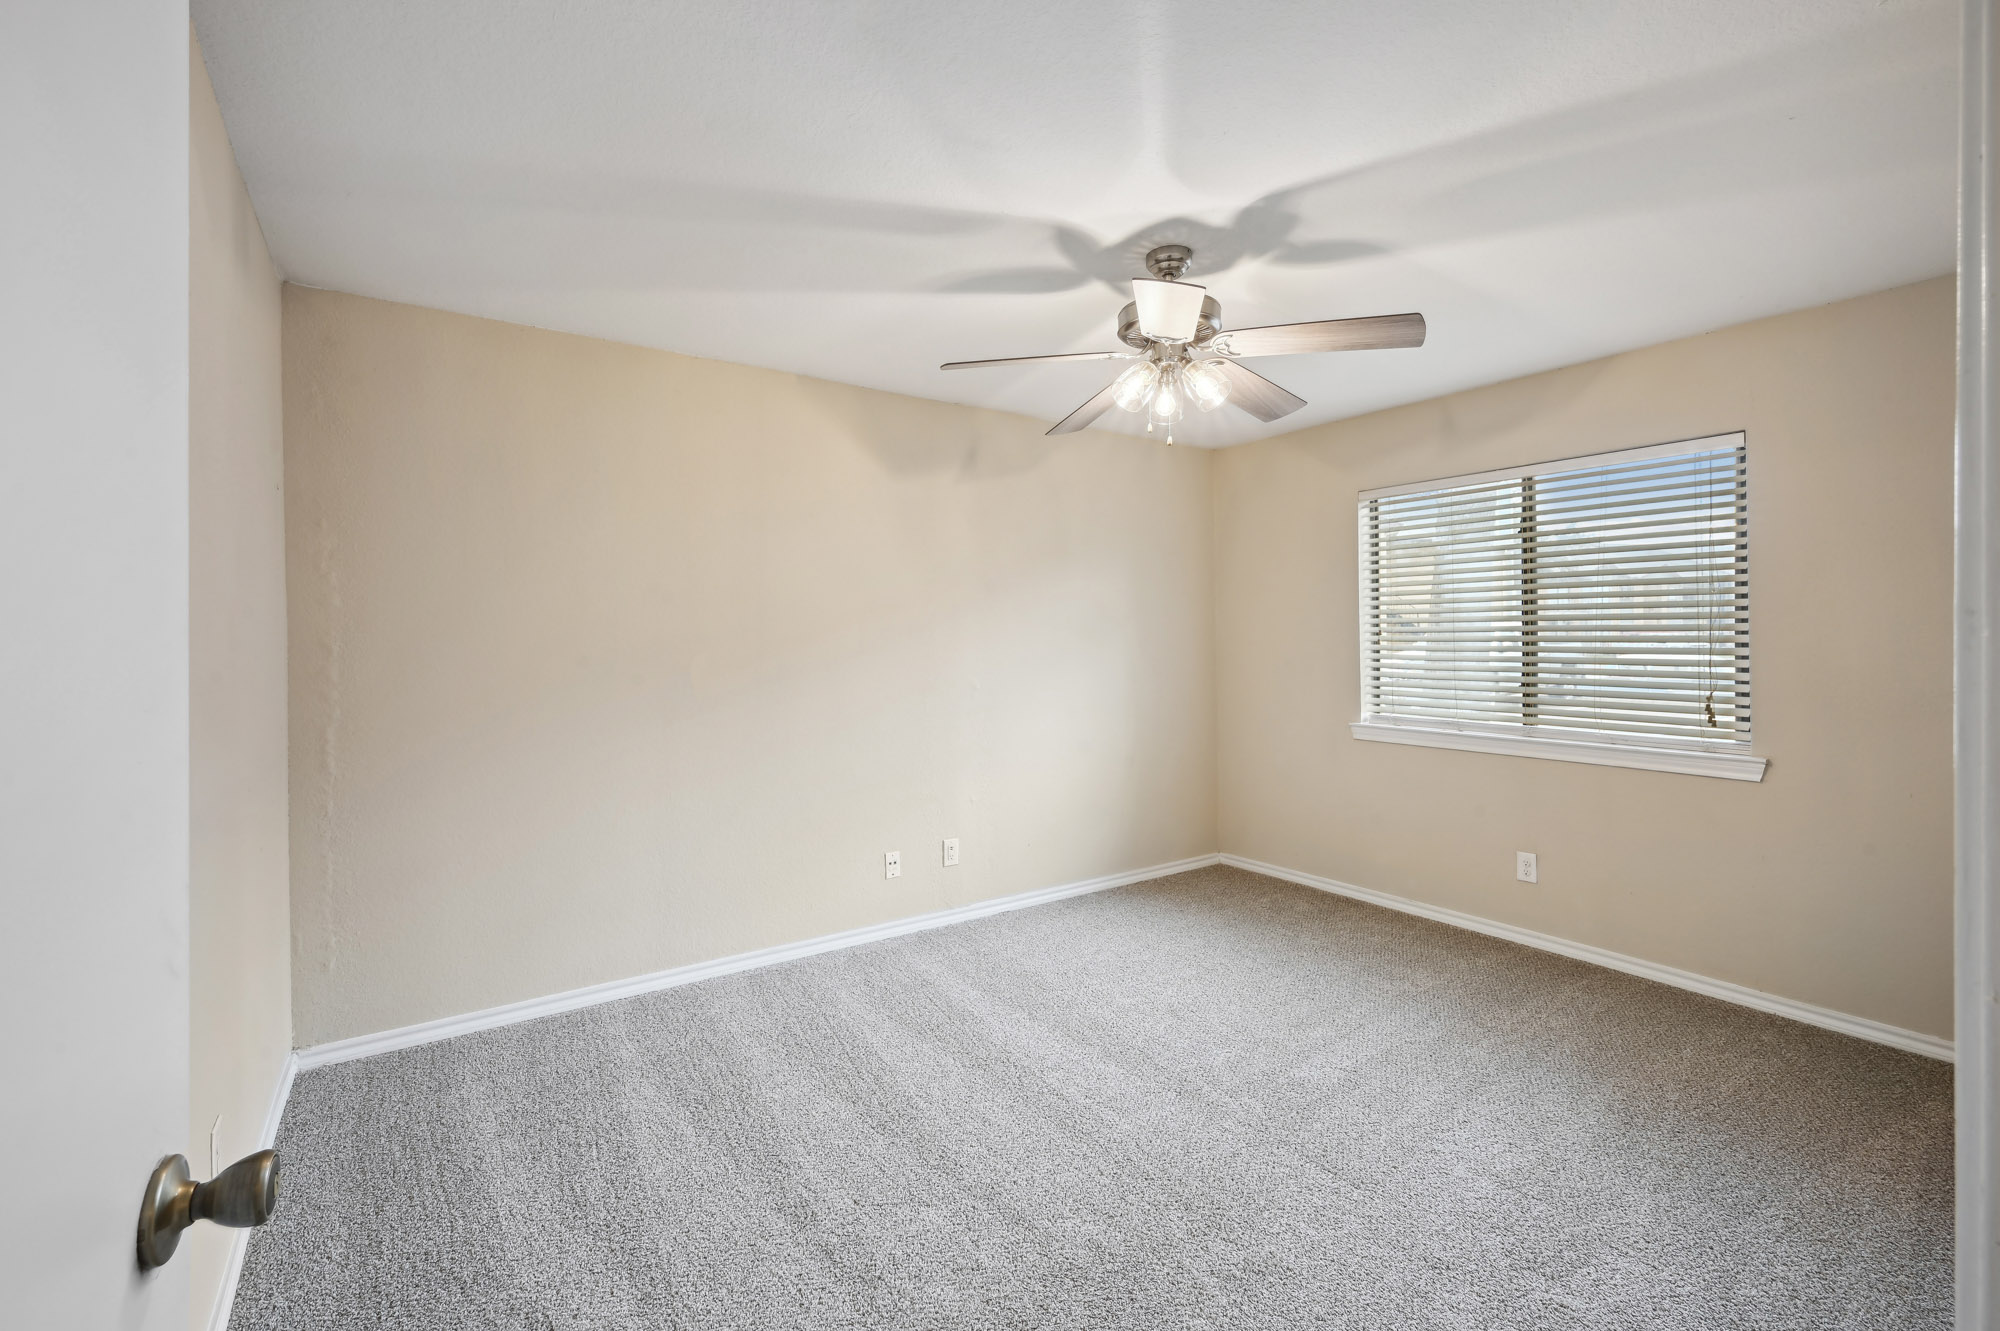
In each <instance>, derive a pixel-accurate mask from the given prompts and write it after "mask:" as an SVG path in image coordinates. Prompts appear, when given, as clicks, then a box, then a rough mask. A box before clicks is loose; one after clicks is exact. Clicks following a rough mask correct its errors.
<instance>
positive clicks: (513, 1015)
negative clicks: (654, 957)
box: [297, 855, 1222, 1070]
mask: <svg viewBox="0 0 2000 1331" xmlns="http://www.w3.org/2000/svg"><path fill="white" fill-rule="evenodd" d="M1221 859H1222V857H1221V856H1220V855H1197V856H1194V857H1193V858H1192V859H1185V860H1175V861H1173V862H1172V863H1170V864H1155V865H1152V866H1151V867H1149V868H1145V869H1130V870H1127V871H1126V872H1124V873H1114V874H1106V875H1105V876H1104V877H1102V878H1087V879H1085V880H1084V881H1082V882H1080V883H1065V884H1063V885H1062V886H1060V887H1044V888H1038V889H1036V890H1035V891H1032V892H1022V893H1019V894H1017V895H1015V896H1011V897H996V898H995V899H993V900H991V901H981V902H976V903H974V904H973V905H970V906H955V907H953V908H951V909H950V910H940V911H933V912H931V913H930V914H928V915H913V916H910V917H909V918H907V919H901V920H891V921H890V922H889V923H887V924H871V925H867V926H865V927H863V928H860V929H849V930H847V931H845V932H844V933H837V934H827V935H825V936H824V937H820V938H808V939H806V940H805V941H804V942H799V943H781V944H779V945H778V946H776V947H767V948H762V949H760V950H758V951H756V952H743V953H739V954H738V955H736V956H733V957H722V958H720V959H718V960H716V961H698V962H696V963H694V964H693V965H691V966H676V967H675V968H673V969H672V970H664V971H655V972H654V973H652V974H651V975H639V976H635V977H633V978H632V979H629V980H611V981H608V982H607V983H604V984H594V985H590V986H587V987H585V988H582V989H571V990H569V991H567V992H566V993H560V994H550V995H548V996H547V997H544V998H530V999H525V1000H523V1001H521V1002H519V1003H508V1004H505V1005H503V1006H501V1007H492V1008H487V1009H485V1010H484V1011H481V1012H468V1013H466V1014H464V1015H463V1016H457V1017H440V1018H438V1019H437V1020H435V1021H424V1022H418V1023H417V1024H416V1025H414V1026H401V1027H398V1028H396V1029H395V1030H391V1031H381V1032H378V1033H377V1034H374V1035H357V1036H353V1037H351V1038H349V1039H346V1040H333V1041H329V1042H328V1043H326V1044H319V1045H314V1046H312V1047H311V1048H310V1049H301V1050H299V1052H298V1054H297V1060H298V1067H299V1069H300V1070H304V1069H307V1068H317V1067H324V1066H326V1065H327V1064H329V1063H345V1062H348V1061H349V1060H351V1059H356V1058H367V1057H369V1056H370V1055H373V1054H386V1053H388V1052H390V1051H391V1050H395V1049H409V1048H413V1047H414V1046H416V1045H421V1044H430V1043H432V1042H433V1041H437V1040H448V1039H450V1038H451V1037H452V1036H454V1035H466V1034H470V1033H471V1032H473V1031H488V1030H492V1029H493V1028H494V1027H496V1026H511V1025H513V1024H514V1023H516V1022H521V1021H533V1020H535V1019H536V1018H537V1017H548V1016H554V1015H555V1014H556V1013H558V1012H571V1011H574V1010H575V1009H577V1008H583V1007H593V1006H595V1005H596V1004H599V1003H612V1002H616V1001H617V1000H618V999H621V998H632V997H634V996H636V995H638V994H650V993H655V992H657V991H659V990H661V989H674V988H678V987H679V986H681V985H684V984H693V983H694V982H695V981H697V980H707V979H713V978H714V977H716V976H718V975H734V974H736V973H737V972H739V971H747V970H756V969H758V968H759V967H762V966H775V965H777V964H778V963H780V962H784V961H795V960H797V959H798V958H800V957H810V956H814V955H816V954H818V953H821V952H832V951H835V950H837V949H839V948H844V947H858V946H860V945H861V944H863V943H873V942H876V941H877V940H879V939H883V938H894V937H897V936H898V935H900V934H913V933H918V932H920V931H922V930H925V929H937V928H941V927H943V926H944V925H947V924H960V923H963V922H964V921H966V920H976V919H979V918H980V917H981V916H985V915H998V914H1000V913H1001V912H1002V911H1010V910H1020V909H1022V908H1023V907H1026V906H1039V905H1041V904H1043V903H1044V902H1048V901H1057V900H1060V899H1061V898H1063V897H1075V896H1082V895H1084V894H1085V893H1087V892H1102V891H1104V890H1106V889H1107V888H1113V887H1124V886H1126V885H1127V884H1129V883H1140V882H1144V881H1146V880H1147V879H1149V878H1164V877H1166V876H1167V875H1168V874H1176V873H1185V872H1187V871H1188V870H1190V869H1205V868H1207V867H1208V866H1209V865H1211V864H1217V863H1220V862H1221Z"/></svg>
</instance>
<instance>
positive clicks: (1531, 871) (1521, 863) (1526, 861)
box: [1514, 850, 1536, 883]
mask: <svg viewBox="0 0 2000 1331" xmlns="http://www.w3.org/2000/svg"><path fill="white" fill-rule="evenodd" d="M1514 877H1515V878H1516V879H1518V880H1520V881H1521V882H1523V883H1532V882H1534V881H1535V877H1536V869H1535V853H1534V852H1533V851H1531V850H1517V851H1515V852H1514Z"/></svg>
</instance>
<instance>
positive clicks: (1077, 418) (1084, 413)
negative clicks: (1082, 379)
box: [1049, 379, 1118, 434]
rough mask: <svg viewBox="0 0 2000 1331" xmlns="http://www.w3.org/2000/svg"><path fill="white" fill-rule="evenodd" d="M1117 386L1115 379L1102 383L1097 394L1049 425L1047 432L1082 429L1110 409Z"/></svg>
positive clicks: (1067, 432) (1061, 432)
mask: <svg viewBox="0 0 2000 1331" xmlns="http://www.w3.org/2000/svg"><path fill="white" fill-rule="evenodd" d="M1117 387H1118V381H1117V380H1115V379H1114V380H1113V381H1111V382H1110V383H1108V384H1106V385H1104V387H1103V388H1101V389H1099V390H1098V393H1097V396H1095V397H1093V398H1091V399H1090V401H1088V402H1086V403H1084V404H1083V405H1082V406H1080V407H1078V408H1077V409H1076V410H1075V411H1072V412H1071V413H1070V414H1069V415H1067V416H1065V417H1063V418H1062V419H1061V420H1059V421H1057V422H1056V423H1055V424H1054V425H1051V426H1050V427H1049V433H1050V434H1070V433H1073V432H1075V431H1077V430H1081V429H1083V428H1084V427H1085V426H1086V425H1089V424H1090V423H1091V422H1092V421H1094V420H1096V419H1097V418H1098V417H1099V416H1102V415H1103V414H1104V413H1105V412H1107V411H1109V410H1111V404H1112V400H1113V396H1112V395H1113V393H1114V392H1115V390H1116V389H1117Z"/></svg>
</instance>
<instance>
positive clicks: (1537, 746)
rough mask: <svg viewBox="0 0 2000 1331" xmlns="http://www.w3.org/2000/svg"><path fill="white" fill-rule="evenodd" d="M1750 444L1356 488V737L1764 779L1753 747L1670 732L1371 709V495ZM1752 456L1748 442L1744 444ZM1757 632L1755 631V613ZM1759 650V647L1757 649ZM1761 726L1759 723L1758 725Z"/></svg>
mask: <svg viewBox="0 0 2000 1331" xmlns="http://www.w3.org/2000/svg"><path fill="white" fill-rule="evenodd" d="M1741 447H1744V435H1743V432H1742V431H1741V430H1737V431H1733V432H1731V433H1729V434H1714V435H1706V436H1704V437H1702V438H1700V439H1683V440H1678V441H1676V442H1674V443H1668V444H1649V445H1646V446H1643V447H1640V448H1624V449H1617V450H1614V451H1612V452H1608V453H1591V454H1587V455H1585V456H1583V457H1574V458H1555V459H1552V460H1550V461H1546V462H1531V463H1527V464H1525V465H1523V466H1519V467H1501V468H1498V469H1496V470H1493V471H1480V472H1472V473H1470V474H1468V475H1464V476H1444V477H1439V478H1438V479H1436V480H1427V481H1411V482H1408V483H1406V484H1403V485H1388V486H1382V487H1380V488H1378V489H1373V490H1363V491H1361V492H1360V493H1359V494H1357V495H1356V496H1355V505H1354V516H1355V547H1356V553H1357V556H1358V561H1359V562H1358V565H1357V568H1356V571H1355V586H1356V589H1357V591H1358V592H1359V605H1358V607H1357V610H1358V617H1357V618H1358V625H1359V634H1358V637H1359V643H1358V657H1359V664H1360V675H1359V677H1358V681H1357V682H1358V684H1359V690H1358V692H1359V698H1358V700H1357V711H1358V713H1359V719H1357V720H1355V721H1353V722H1351V723H1350V724H1349V726H1348V730H1349V733H1351V734H1352V735H1353V736H1354V738H1355V739H1359V740H1374V741H1378V742H1382V743H1388V744H1414V745H1419V746H1421V747H1424V748H1433V749H1464V750H1468V751H1470V752H1473V753H1498V754H1506V755H1509V756H1512V757H1517V758H1553V759H1556V760H1557V761H1560V762H1572V763H1595V764H1598V765H1600V766H1604V767H1638V768H1644V769H1646V770H1649V771H1655V772H1680V773H1684V774H1686V775H1689V776H1715V777H1724V778H1727V779H1729V780H1733V781H1762V780H1763V779H1764V770H1765V767H1766V766H1767V761H1768V760H1766V759H1764V758H1760V757H1757V756H1755V755H1753V754H1751V753H1749V752H1748V751H1747V750H1748V748H1749V745H1747V744H1745V745H1743V746H1742V748H1743V750H1744V751H1728V750H1724V749H1720V748H1718V747H1715V746H1709V745H1703V746H1697V745H1693V744H1679V743H1676V742H1675V741H1673V740H1671V739H1657V740H1655V739H1644V740H1636V741H1629V742H1628V741H1613V740H1598V739H1559V738H1553V737H1547V736H1541V735H1528V734H1522V733H1521V732H1520V730H1519V728H1511V729H1500V728H1497V727H1496V728H1494V729H1491V730H1483V729H1480V728H1478V727H1477V726H1476V724H1475V723H1465V724H1464V725H1462V726H1451V727H1447V726H1442V725H1437V724H1426V723H1423V722H1416V721H1399V720H1396V719H1395V718H1393V717H1387V716H1379V715H1378V716H1371V715H1369V714H1368V711H1367V707H1368V671H1369V652H1368V648H1369V636H1368V635H1369V618H1368V609H1369V599H1368V521H1367V517H1366V514H1365V511H1364V510H1365V509H1366V508H1367V505H1368V501H1369V500H1371V499H1386V498H1389V497H1391V496H1393V495H1404V494H1416V493H1419V492H1421V491H1424V490H1442V489H1447V488H1449V487H1452V486H1458V485H1474V484H1479V483H1482V482H1489V481H1511V480H1516V479H1518V478H1520V477H1523V476H1540V475H1547V474H1550V473H1556V472H1564V471H1583V470H1587V469H1589V468H1591V467H1600V466H1611V465H1615V464H1617V463H1621V462H1644V461H1646V460H1648V459H1650V458H1656V457H1677V456H1680V455H1682V454H1686V453H1704V452H1708V451H1710V450H1713V449H1721V448H1741ZM1745 456H1746V457H1747V456H1748V450H1747V448H1746V449H1745ZM1750 628H1751V632H1752V634H1754V633H1755V631H1756V624H1755V622H1754V620H1753V622H1752V624H1751V626H1750ZM1753 656H1754V652H1753ZM1753 734H1754V730H1753Z"/></svg>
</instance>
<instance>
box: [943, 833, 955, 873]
mask: <svg viewBox="0 0 2000 1331" xmlns="http://www.w3.org/2000/svg"><path fill="white" fill-rule="evenodd" d="M944 862H945V866H946V867H947V868H949V867H950V866H952V865H954V864H957V863H958V838H957V837H955V836H949V837H946V838H945V839H944Z"/></svg>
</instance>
